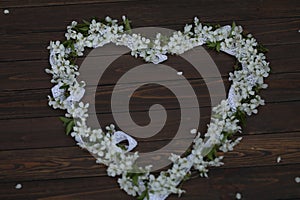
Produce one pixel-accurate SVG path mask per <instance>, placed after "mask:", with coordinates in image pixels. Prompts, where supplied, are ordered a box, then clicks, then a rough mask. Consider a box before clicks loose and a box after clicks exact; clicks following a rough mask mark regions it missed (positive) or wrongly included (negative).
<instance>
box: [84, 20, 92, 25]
mask: <svg viewBox="0 0 300 200" xmlns="http://www.w3.org/2000/svg"><path fill="white" fill-rule="evenodd" d="M82 21H83V23H84V24H86V25H90V24H91V23H90V22H88V21H85V20H84V19H83V20H82Z"/></svg>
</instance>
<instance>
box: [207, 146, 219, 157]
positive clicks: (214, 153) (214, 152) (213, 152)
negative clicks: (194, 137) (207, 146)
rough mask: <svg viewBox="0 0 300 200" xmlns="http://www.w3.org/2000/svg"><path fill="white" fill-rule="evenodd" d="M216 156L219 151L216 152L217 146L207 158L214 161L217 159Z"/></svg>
mask: <svg viewBox="0 0 300 200" xmlns="http://www.w3.org/2000/svg"><path fill="white" fill-rule="evenodd" d="M216 154H217V150H216V146H214V147H213V148H212V150H211V151H210V152H209V153H208V154H207V156H206V157H207V158H208V159H209V160H214V159H215V157H216Z"/></svg>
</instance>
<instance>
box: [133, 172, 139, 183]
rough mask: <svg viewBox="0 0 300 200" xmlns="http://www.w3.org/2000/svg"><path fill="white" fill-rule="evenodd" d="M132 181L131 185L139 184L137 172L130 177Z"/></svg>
mask: <svg viewBox="0 0 300 200" xmlns="http://www.w3.org/2000/svg"><path fill="white" fill-rule="evenodd" d="M132 183H133V185H135V186H138V185H139V175H138V174H135V175H134V176H133V177H132Z"/></svg>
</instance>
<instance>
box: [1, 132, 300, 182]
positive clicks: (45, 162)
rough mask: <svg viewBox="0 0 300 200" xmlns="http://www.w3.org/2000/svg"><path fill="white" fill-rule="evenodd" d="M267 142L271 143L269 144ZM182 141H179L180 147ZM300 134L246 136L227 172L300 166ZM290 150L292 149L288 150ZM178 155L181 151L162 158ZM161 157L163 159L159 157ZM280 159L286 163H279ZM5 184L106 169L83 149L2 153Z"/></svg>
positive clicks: (149, 145)
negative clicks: (278, 157)
mask: <svg viewBox="0 0 300 200" xmlns="http://www.w3.org/2000/svg"><path fill="white" fill-rule="evenodd" d="M266 141H267V142H266ZM165 142H166V141H161V140H159V141H157V140H156V141H141V142H140V143H139V146H140V148H139V149H137V150H140V151H144V152H148V151H149V150H152V149H153V148H156V147H158V146H159V145H161V143H164V144H165ZM181 142H182V141H181V140H178V143H179V144H180V143H181ZM299 142H300V134H299V132H295V133H281V134H267V135H251V136H244V140H243V141H242V143H241V144H240V145H238V146H237V147H236V148H235V150H234V151H233V152H230V153H226V154H225V157H226V158H225V160H224V162H225V166H224V167H225V168H237V167H239V168H240V167H257V166H269V165H275V164H276V165H283V164H292V163H294V164H295V163H298V164H300V151H299ZM286 147H288V148H286ZM170 153H178V152H177V149H174V150H173V149H170V150H167V151H163V152H162V154H161V155H169V154H170ZM157 156H160V154H158V155H157ZM277 156H281V157H282V162H280V163H276V158H277ZM0 158H1V160H2V162H1V163H0V168H1V169H2V170H1V172H0V177H1V180H2V182H13V181H26V180H41V179H59V178H71V177H86V176H95V175H97V176H105V174H106V172H105V167H104V166H102V165H98V164H96V163H95V159H94V158H93V157H92V156H91V155H90V154H89V153H88V152H86V151H83V150H81V149H80V148H79V147H63V148H45V149H28V150H7V151H1V152H0Z"/></svg>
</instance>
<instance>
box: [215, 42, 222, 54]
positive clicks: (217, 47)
mask: <svg viewBox="0 0 300 200" xmlns="http://www.w3.org/2000/svg"><path fill="white" fill-rule="evenodd" d="M220 49H221V43H220V42H217V45H216V50H217V52H220Z"/></svg>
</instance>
